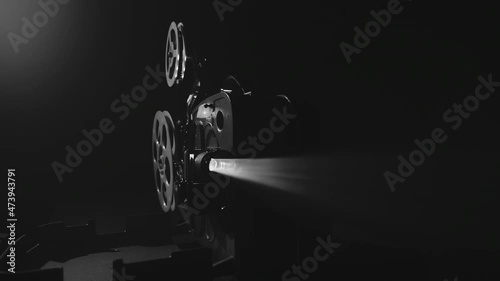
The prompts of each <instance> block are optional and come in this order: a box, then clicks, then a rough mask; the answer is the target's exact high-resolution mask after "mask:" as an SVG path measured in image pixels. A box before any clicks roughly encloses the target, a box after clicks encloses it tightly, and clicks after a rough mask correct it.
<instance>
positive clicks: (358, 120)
mask: <svg viewBox="0 0 500 281" xmlns="http://www.w3.org/2000/svg"><path fill="white" fill-rule="evenodd" d="M270 2H271V1H250V0H244V1H243V3H242V4H241V5H239V6H237V7H235V9H234V11H233V12H227V13H225V14H224V17H225V20H224V21H223V22H221V21H220V20H219V17H218V16H217V14H216V12H215V10H214V8H213V6H212V3H211V2H210V1H184V2H182V1H115V2H111V1H75V0H73V1H71V2H70V3H69V4H67V5H64V6H61V10H60V11H59V13H58V14H57V16H56V17H54V18H51V19H50V20H49V23H48V24H47V25H46V26H45V27H43V28H40V30H39V32H38V34H37V35H36V36H35V37H34V38H33V39H30V42H29V43H28V44H26V45H21V46H20V53H19V54H17V55H16V54H15V53H14V51H13V50H12V47H11V46H10V43H9V41H8V40H7V37H6V34H7V33H8V32H10V31H12V32H15V33H17V34H19V33H20V30H21V24H22V22H21V20H20V19H21V18H22V17H23V16H26V17H28V18H31V16H32V15H33V13H34V12H36V11H38V10H39V7H38V5H37V4H36V2H35V1H14V0H8V1H2V3H1V6H0V10H1V13H0V15H1V20H2V21H1V26H2V30H1V31H2V38H3V39H2V40H0V48H1V56H0V71H1V72H0V82H1V84H0V86H1V87H0V93H1V96H2V102H1V104H2V106H1V107H2V113H3V114H2V115H3V116H4V117H2V120H3V121H2V123H3V124H5V127H4V126H2V127H3V128H4V129H3V130H2V132H3V133H2V136H3V138H2V139H3V141H2V148H3V149H4V150H5V153H4V154H3V155H6V156H7V157H2V160H3V161H2V163H3V166H4V168H8V167H14V168H16V170H17V174H16V178H17V182H16V186H17V187H16V190H17V198H16V200H17V202H18V204H17V205H16V207H17V209H16V211H17V212H18V218H19V225H20V227H21V229H27V228H29V227H31V226H35V225H39V224H42V223H46V222H49V221H54V220H60V219H64V217H68V216H69V217H74V216H84V217H89V218H92V217H95V216H98V215H99V214H102V213H112V214H119V215H127V214H137V213H148V212H158V211H159V210H160V208H159V206H158V203H157V199H156V194H155V191H154V182H153V173H152V165H151V144H150V141H151V140H150V138H151V124H152V120H153V117H154V114H155V112H156V111H157V110H169V111H170V112H173V113H174V114H180V113H181V112H182V111H181V110H182V107H181V105H182V102H183V101H184V98H185V97H184V96H182V95H181V93H179V92H178V91H176V90H173V89H170V88H168V87H167V85H166V83H162V84H161V85H160V86H159V87H158V88H156V89H155V90H154V91H151V92H149V94H148V97H147V99H146V100H145V101H144V102H142V103H140V105H139V107H138V108H136V109H135V110H132V111H131V113H130V116H129V117H128V118H127V119H125V120H123V121H121V120H119V119H118V118H117V117H118V116H117V115H116V114H115V113H113V112H112V111H111V109H110V105H111V103H112V102H113V100H115V99H117V98H119V96H120V95H121V94H122V93H127V94H128V93H130V90H131V89H132V88H133V87H134V86H136V85H139V84H140V83H141V82H142V78H143V77H144V75H145V74H146V71H145V70H144V69H145V67H146V66H148V65H149V66H151V67H153V68H155V66H156V65H157V64H158V63H160V64H161V65H162V69H163V64H164V55H165V38H166V32H167V30H168V27H169V24H170V22H171V21H182V22H183V23H184V24H185V26H186V29H187V32H188V36H189V37H188V40H189V41H188V42H187V44H191V46H192V47H193V48H196V49H197V50H198V51H199V52H200V55H201V56H204V57H207V58H208V63H209V65H210V67H212V68H211V69H212V71H211V72H210V75H211V76H212V77H213V79H214V81H216V79H220V80H222V78H223V77H224V76H225V75H227V74H237V75H239V76H240V77H242V78H243V80H244V82H245V85H246V86H247V87H248V89H251V90H253V91H255V92H256V93H259V94H262V95H274V94H280V93H284V94H287V95H288V96H290V97H291V98H292V99H294V100H295V101H296V102H297V103H298V104H301V105H303V107H304V108H308V111H307V112H309V113H308V114H309V116H308V117H310V119H312V120H314V122H311V123H310V126H309V129H308V130H306V131H302V132H301V134H302V135H303V136H305V139H307V140H308V141H307V142H306V143H305V146H304V147H303V149H304V150H307V151H311V152H319V153H322V154H325V155H328V156H331V159H332V163H331V165H332V171H334V172H335V173H337V174H335V175H334V176H332V177H331V178H332V182H333V177H337V179H336V180H335V184H331V185H330V186H331V188H332V191H333V192H334V194H335V198H333V199H332V200H331V205H332V210H335V211H332V210H330V209H328V211H327V212H324V213H322V215H324V216H325V217H326V218H327V220H330V221H331V225H335V228H339V233H342V235H344V236H345V237H348V238H349V237H351V238H352V237H356V235H358V236H357V237H359V239H361V240H363V241H369V242H370V243H374V244H384V243H383V241H390V242H389V244H390V243H392V242H394V241H397V244H398V245H410V246H416V247H424V248H443V247H444V248H450V249H458V248H467V249H482V250H487V249H488V250H495V251H498V249H499V247H500V244H499V241H498V237H499V234H500V233H499V228H498V211H499V209H498V204H497V200H498V194H499V190H498V187H499V186H500V185H499V181H498V176H499V175H500V174H499V164H498V163H499V162H498V159H499V158H498V156H499V155H498V154H499V153H498V143H499V137H498V120H499V111H498V106H499V105H500V100H499V98H498V93H494V94H493V95H492V96H491V97H490V98H489V99H488V100H487V101H484V102H481V104H480V107H479V109H478V110H477V111H476V112H474V113H472V115H471V117H470V118H469V119H468V120H464V123H463V124H462V126H461V127H460V129H458V130H457V131H452V130H451V129H449V126H448V124H445V123H444V122H443V119H442V114H443V113H444V112H445V110H447V109H448V108H450V107H451V106H452V105H453V103H461V102H462V101H463V99H464V98H465V97H466V96H468V95H472V94H473V93H474V89H475V87H476V85H477V84H478V81H477V77H478V76H479V75H482V76H483V77H487V75H488V74H489V73H492V74H493V80H500V72H498V62H499V50H500V48H499V47H500V40H499V39H498V38H499V37H498V36H499V32H498V28H499V23H498V15H497V11H498V10H497V9H496V7H494V6H490V5H486V4H480V3H477V2H472V1H463V2H460V1H459V2H453V4H444V3H443V4H437V3H432V2H425V1H411V2H404V3H402V5H403V7H404V10H403V11H402V12H401V13H400V14H398V15H394V16H393V17H392V21H391V23H390V25H389V26H388V27H386V28H383V29H382V31H381V32H380V35H379V36H378V37H376V38H373V39H372V41H371V43H370V44H369V45H368V47H366V48H364V49H363V50H362V51H361V54H359V55H356V54H355V55H353V56H352V63H351V64H347V62H346V60H345V58H344V57H343V54H342V52H341V50H340V48H339V44H340V42H342V41H345V42H347V43H349V44H353V37H354V31H353V27H355V26H358V27H360V28H364V25H365V24H366V23H367V22H368V21H370V20H372V16H371V15H370V11H371V10H376V11H378V10H379V9H382V8H386V3H387V1H370V2H367V3H365V2H357V1H305V2H304V1H299V2H297V1H273V2H272V3H270ZM102 118H111V119H112V120H113V122H114V124H115V125H116V129H115V131H114V132H113V133H111V134H109V135H106V136H105V137H104V141H103V143H102V144H101V145H100V146H98V147H97V148H94V151H93V152H92V154H91V155H89V156H87V157H84V159H83V162H82V164H81V165H80V166H79V167H77V168H75V170H74V172H72V173H71V174H65V175H64V181H63V182H62V183H59V182H58V180H57V177H56V175H55V173H54V172H53V170H52V168H51V163H52V162H53V161H58V162H61V163H63V161H64V158H65V156H66V151H65V149H64V147H65V146H66V145H70V146H71V147H73V148H75V147H76V145H77V143H78V142H79V141H80V140H83V139H84V136H83V135H82V134H81V131H82V130H83V129H87V130H90V129H95V128H97V127H98V123H99V120H101V119H102ZM436 127H442V128H444V129H445V131H446V132H447V134H448V140H447V141H446V142H445V143H444V144H442V145H440V146H438V147H437V149H436V152H435V154H434V155H433V156H432V157H431V158H429V159H427V160H426V162H425V163H424V165H422V166H421V167H418V168H417V170H416V172H415V174H413V175H412V176H411V177H410V178H409V179H408V180H407V181H406V182H405V183H403V184H400V185H399V186H398V187H397V190H396V192H395V193H391V192H390V190H389V188H388V186H387V184H386V182H385V180H384V178H383V172H384V171H386V170H391V171H393V172H395V170H396V168H397V164H398V161H397V156H398V155H399V154H402V155H404V156H405V157H406V156H407V155H408V154H409V152H410V151H412V150H413V149H415V145H414V144H413V141H414V139H416V138H418V139H423V138H428V137H430V133H431V131H432V130H433V129H434V128H436ZM337 155H342V156H339V157H338V158H335V157H337ZM318 165H330V163H321V164H320V163H318ZM329 179H330V178H329V177H326V178H325V181H327V182H328V180H329ZM287 203H290V204H292V203H293V200H291V201H290V202H286V203H285V204H287ZM285 209H286V208H285ZM336 211H338V212H337V213H335V212H336ZM296 212H299V213H301V217H302V218H307V217H308V215H309V213H308V211H307V209H306V207H304V208H303V209H301V210H299V211H297V210H296ZM295 214H296V213H295ZM311 224H314V223H311ZM319 225H320V223H318V226H307V227H311V228H314V229H323V228H324V227H326V228H328V227H329V224H328V223H327V224H326V225H325V226H319ZM342 225H345V226H346V227H345V229H342ZM307 227H306V228H307ZM403 229H404V230H403ZM355 233H356V235H355ZM352 235H354V236H352ZM312 239H314V237H313V238H312Z"/></svg>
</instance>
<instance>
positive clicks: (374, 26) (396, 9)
mask: <svg viewBox="0 0 500 281" xmlns="http://www.w3.org/2000/svg"><path fill="white" fill-rule="evenodd" d="M408 1H411V0H408ZM402 11H403V6H401V3H400V1H399V0H390V1H389V3H387V10H380V11H379V12H375V11H374V10H371V11H370V14H371V15H372V17H373V18H374V19H375V20H372V21H369V22H367V23H366V24H365V30H364V32H363V30H361V29H360V28H359V27H357V26H355V27H354V31H355V32H356V34H355V35H354V45H356V46H352V45H350V44H348V43H346V42H344V41H342V42H341V43H340V45H339V47H340V50H342V54H344V57H345V59H346V61H347V63H351V61H352V59H351V56H352V55H353V54H358V55H359V54H360V53H361V49H364V48H366V47H367V46H368V45H369V44H370V42H371V39H370V38H375V37H377V36H378V35H379V34H380V31H381V29H382V28H381V26H382V27H387V26H388V25H389V24H390V23H391V19H392V15H397V14H399V13H401V12H402Z"/></svg>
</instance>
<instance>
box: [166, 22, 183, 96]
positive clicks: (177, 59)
mask: <svg viewBox="0 0 500 281" xmlns="http://www.w3.org/2000/svg"><path fill="white" fill-rule="evenodd" d="M186 60H187V57H186V45H185V40H184V25H183V24H182V23H179V24H176V23H175V22H172V23H171V24H170V28H169V29H168V33H167V45H166V49H165V73H166V76H167V85H168V86H169V87H173V86H174V85H175V84H178V83H180V82H182V80H183V79H184V73H185V72H186Z"/></svg>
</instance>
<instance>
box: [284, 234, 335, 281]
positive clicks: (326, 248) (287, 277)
mask: <svg viewBox="0 0 500 281" xmlns="http://www.w3.org/2000/svg"><path fill="white" fill-rule="evenodd" d="M331 238H332V235H331V234H329V235H328V236H327V237H326V241H325V240H323V239H322V238H321V237H318V238H316V241H317V242H318V244H319V245H318V246H316V248H315V249H314V252H313V256H311V257H307V258H305V259H304V260H303V261H302V267H301V266H300V265H295V264H294V265H293V266H292V270H291V271H290V270H287V271H285V272H284V273H283V275H281V280H282V281H301V280H307V279H309V277H310V274H312V273H313V272H315V271H316V270H317V269H318V266H319V264H318V263H319V262H322V261H326V260H327V259H328V258H329V257H330V255H332V254H333V251H334V249H337V248H339V247H340V246H341V244H340V243H332V240H331ZM302 269H303V270H304V271H305V272H303V271H302ZM292 271H293V274H292ZM294 275H295V276H294Z"/></svg>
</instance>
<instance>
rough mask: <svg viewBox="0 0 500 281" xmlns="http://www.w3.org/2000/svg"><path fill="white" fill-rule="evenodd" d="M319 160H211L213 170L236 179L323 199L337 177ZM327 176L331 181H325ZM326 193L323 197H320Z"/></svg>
mask: <svg viewBox="0 0 500 281" xmlns="http://www.w3.org/2000/svg"><path fill="white" fill-rule="evenodd" d="M327 167H328V166H327V165H326V163H325V161H324V160H320V159H317V158H309V159H308V158H303V157H292V158H264V159H220V158H214V159H211V160H210V164H209V170H210V171H211V172H216V173H219V174H223V175H227V176H230V177H232V178H236V179H240V180H244V181H249V182H253V183H256V184H260V185H264V186H267V187H272V188H275V189H279V190H281V191H285V192H291V193H294V194H298V195H299V194H300V195H309V196H313V197H318V196H320V197H321V196H323V195H324V192H323V191H325V190H326V189H327V186H328V185H329V184H330V183H333V181H332V179H333V178H334V175H333V174H332V173H326V172H325V168H327ZM325 177H327V178H325ZM319 193H322V194H323V195H319Z"/></svg>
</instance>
